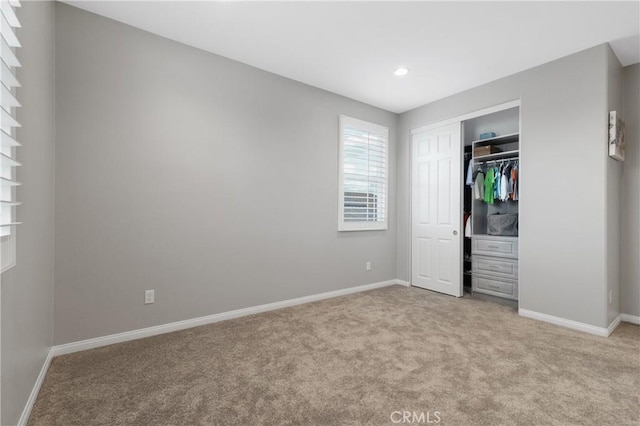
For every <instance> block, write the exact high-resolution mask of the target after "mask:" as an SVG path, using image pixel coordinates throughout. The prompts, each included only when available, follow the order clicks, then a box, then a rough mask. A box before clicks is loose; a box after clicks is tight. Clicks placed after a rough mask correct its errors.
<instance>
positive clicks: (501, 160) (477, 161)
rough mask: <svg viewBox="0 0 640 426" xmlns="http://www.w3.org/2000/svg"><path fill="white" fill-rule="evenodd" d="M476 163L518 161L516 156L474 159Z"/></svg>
mask: <svg viewBox="0 0 640 426" xmlns="http://www.w3.org/2000/svg"><path fill="white" fill-rule="evenodd" d="M474 161H475V162H476V163H505V162H508V161H516V162H519V161H520V159H518V158H501V159H499V160H474Z"/></svg>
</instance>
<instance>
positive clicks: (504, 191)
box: [500, 167, 509, 201]
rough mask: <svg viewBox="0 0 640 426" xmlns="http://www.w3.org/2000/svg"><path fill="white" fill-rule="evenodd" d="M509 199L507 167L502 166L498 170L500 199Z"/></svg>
mask: <svg viewBox="0 0 640 426" xmlns="http://www.w3.org/2000/svg"><path fill="white" fill-rule="evenodd" d="M508 199H509V177H508V175H507V168H506V167H503V168H502V172H500V201H507V200H508Z"/></svg>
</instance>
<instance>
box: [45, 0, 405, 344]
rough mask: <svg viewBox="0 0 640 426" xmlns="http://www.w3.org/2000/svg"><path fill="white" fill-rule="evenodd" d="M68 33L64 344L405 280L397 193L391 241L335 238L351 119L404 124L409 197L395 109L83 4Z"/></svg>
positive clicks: (63, 70)
mask: <svg viewBox="0 0 640 426" xmlns="http://www.w3.org/2000/svg"><path fill="white" fill-rule="evenodd" d="M56 24H57V25H56V49H57V51H56V90H57V96H56V112H57V116H56V120H57V121H56V125H57V128H56V144H57V146H56V167H57V174H56V273H55V321H54V324H55V332H54V339H55V343H56V344H61V343H66V342H71V341H77V340H82V339H87V338H92V337H98V336H103V335H108V334H111V333H118V332H123V331H127V330H132V329H138V328H141V327H148V326H153V325H158V324H163V323H167V322H171V321H177V320H184V319H188V318H193V317H198V316H202V315H208V314H214V313H217V312H223V311H229V310H232V309H238V308H243V307H248V306H254V305H259V304H263V303H269V302H274V301H280V300H284V299H290V298H294V297H299V296H305V295H310V294H315V293H320V292H325V291H331V290H337V289H342V288H346V287H351V286H356V285H361V284H366V283H373V282H378V281H383V280H389V279H394V278H395V277H396V229H395V228H396V227H395V197H394V194H393V192H391V193H390V195H391V197H390V200H389V203H390V223H389V225H390V226H389V230H387V231H368V232H351V233H339V232H337V231H336V229H337V209H338V204H337V203H338V201H337V178H338V170H337V159H338V115H339V114H345V115H349V116H353V117H357V118H360V119H363V120H367V121H372V122H375V123H379V124H382V125H386V126H389V127H390V134H391V147H390V148H391V156H390V162H391V179H390V185H391V187H395V180H394V177H395V151H396V148H395V123H396V120H397V116H396V115H395V114H393V113H389V112H386V111H382V110H380V109H376V108H373V107H370V106H367V105H364V104H362V103H358V102H355V101H352V100H349V99H346V98H344V97H341V96H337V95H334V94H331V93H328V92H325V91H322V90H319V89H315V88H312V87H310V86H306V85H303V84H300V83H297V82H294V81H292V80H288V79H285V78H282V77H279V76H276V75H274V74H270V73H267V72H264V71H261V70H258V69H256V68H252V67H249V66H247V65H243V64H240V63H238V62H234V61H231V60H229V59H225V58H222V57H219V56H216V55H212V54H210V53H207V52H204V51H200V50H197V49H194V48H191V47H187V46H184V45H181V44H179V43H176V42H173V41H170V40H167V39H163V38H160V37H158V36H155V35H152V34H149V33H146V32H143V31H140V30H137V29H134V28H132V27H129V26H126V25H123V24H120V23H117V22H115V21H111V20H108V19H105V18H102V17H99V16H97V15H93V14H90V13H88V12H85V11H81V10H79V9H76V8H73V7H70V6H68V5H64V4H60V3H58V4H56ZM367 260H370V261H371V262H372V266H373V268H372V270H371V271H369V272H367V271H365V262H366V261H367ZM145 289H155V290H156V303H155V304H153V305H147V306H145V305H144V304H143V292H144V290H145Z"/></svg>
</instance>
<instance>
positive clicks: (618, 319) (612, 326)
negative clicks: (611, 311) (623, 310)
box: [607, 315, 622, 337]
mask: <svg viewBox="0 0 640 426" xmlns="http://www.w3.org/2000/svg"><path fill="white" fill-rule="evenodd" d="M621 321H622V315H618V316H617V317H616V319H614V320H613V321H612V322H611V324H609V327H607V337H609V336H611V333H613V332H614V331H615V329H616V328H618V326H619V325H620V322H621Z"/></svg>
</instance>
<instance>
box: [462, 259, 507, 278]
mask: <svg viewBox="0 0 640 426" xmlns="http://www.w3.org/2000/svg"><path fill="white" fill-rule="evenodd" d="M471 259H472V261H471V268H472V272H473V273H474V274H483V275H492V276H497V277H503V278H510V279H512V280H517V279H518V260H517V259H506V258H504V259H503V258H495V257H488V256H480V255H476V256H473V257H472V258H471Z"/></svg>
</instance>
